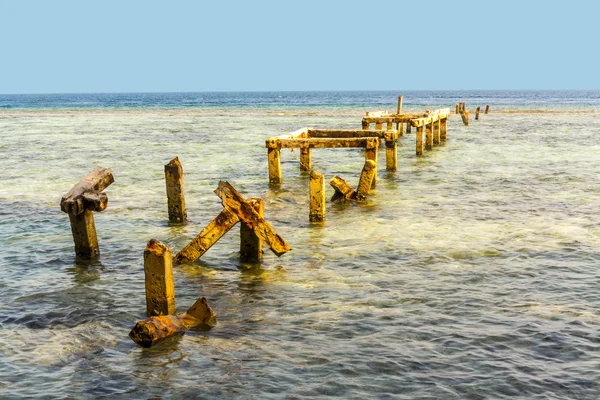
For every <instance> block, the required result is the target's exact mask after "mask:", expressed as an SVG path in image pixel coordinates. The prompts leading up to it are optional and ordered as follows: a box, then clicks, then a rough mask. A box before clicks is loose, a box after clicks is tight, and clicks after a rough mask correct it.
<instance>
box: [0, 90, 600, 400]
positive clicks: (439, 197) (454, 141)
mask: <svg viewBox="0 0 600 400" xmlns="http://www.w3.org/2000/svg"><path fill="white" fill-rule="evenodd" d="M398 94H399V93H397V92H297V93H296V92H281V93H277V92H275V93H273V92H271V93H268V92H265V93H177V94H168V93H167V94H98V95H94V94H82V95H0V155H1V156H0V169H1V170H2V184H1V185H0V299H1V300H2V301H0V398H22V397H61V398H97V397H108V396H111V397H113V396H116V397H121V398H134V397H135V398H151V397H169V398H206V399H212V398H240V399H248V398H253V399H269V398H271V399H281V398H289V399H304V398H314V399H321V398H323V399H324V398H328V397H332V396H333V397H339V398H345V399H354V398H356V399H364V398H381V399H387V398H390V399H391V398H407V399H413V398H423V399H440V398H444V399H446V398H447V399H464V398H470V399H484V398H494V399H498V398H514V397H521V398H539V399H546V398H556V399H565V398H574V399H596V398H598V397H599V396H600V384H599V382H600V352H599V351H600V311H599V309H600V180H599V179H598V173H599V171H600V124H599V123H598V118H599V117H600V92H598V91H539V92H527V91H444V92H441V91H440V92H434V91H414V92H409V91H406V92H403V93H402V94H403V95H404V109H405V110H409V111H410V110H414V111H421V110H424V109H434V108H439V107H451V108H452V107H453V106H454V104H455V103H457V102H458V101H466V102H467V107H468V109H469V110H471V118H470V119H471V121H470V125H469V126H464V125H463V124H462V122H461V120H460V117H457V116H455V115H452V117H451V118H450V120H449V123H448V141H447V142H446V143H445V144H444V145H442V146H439V147H436V148H435V149H434V150H433V151H430V152H426V154H425V155H424V156H423V157H417V156H416V155H415V135H414V130H413V133H411V134H407V135H405V136H404V137H403V138H400V139H399V155H398V171H397V172H393V173H390V172H386V171H385V170H384V168H380V171H379V175H378V176H379V178H378V185H377V188H376V190H375V191H374V192H372V195H371V196H370V197H369V198H368V200H366V201H365V202H362V203H351V204H342V205H340V204H332V203H328V204H327V216H326V222H325V223H324V224H311V223H310V222H309V221H308V180H309V175H308V173H305V172H301V171H299V168H298V159H299V152H298V151H295V152H293V151H289V150H282V161H283V163H282V167H283V180H284V182H283V184H282V185H281V186H280V187H269V185H268V173H267V157H266V155H267V153H266V149H265V139H266V138H268V137H270V136H276V135H281V134H285V133H288V132H292V131H295V130H297V129H299V128H302V127H305V126H306V127H315V128H354V129H360V122H361V118H362V116H363V115H364V113H365V111H374V110H380V109H386V110H389V111H393V110H395V100H396V96H397V95H398ZM485 104H490V106H491V112H490V114H488V115H483V114H482V115H481V117H480V120H478V121H476V120H475V119H474V113H473V109H474V107H475V106H477V105H481V106H485ZM175 156H178V157H179V159H180V160H181V162H182V164H183V168H184V171H185V196H186V203H187V208H188V216H189V221H188V223H187V224H185V225H180V226H172V225H169V223H168V220H167V208H166V194H165V184H164V170H163V168H164V165H165V164H166V163H167V162H168V161H169V160H171V159H172V158H173V157H175ZM379 157H380V160H381V163H382V165H385V164H384V161H383V160H384V159H385V151H384V150H383V148H382V149H381V152H380V154H379ZM363 163H364V153H363V152H362V151H361V150H358V149H317V150H313V167H314V169H315V170H317V171H319V172H321V173H323V174H325V177H326V179H327V180H329V179H330V178H331V177H333V176H334V175H339V176H341V177H343V178H344V179H346V180H347V181H348V182H349V183H350V184H351V185H353V186H355V185H356V184H357V182H358V178H359V174H360V171H361V168H362V165H363ZM98 165H100V166H104V167H108V168H112V170H113V174H114V177H115V182H114V183H113V184H112V185H111V186H109V187H108V188H107V189H106V191H105V192H106V193H107V194H108V198H109V205H108V208H107V209H106V210H105V211H103V212H101V213H95V220H96V228H97V231H98V240H99V243H100V251H101V256H100V258H99V259H98V260H95V261H90V262H85V261H81V260H76V259H75V257H74V252H73V244H72V238H71V232H70V227H69V221H68V217H67V215H66V214H64V213H62V212H61V210H60V206H59V202H60V198H61V196H62V195H63V194H65V193H66V192H68V191H69V189H70V188H71V187H72V185H73V184H75V183H76V182H77V181H79V180H80V179H81V178H82V177H83V176H84V175H86V174H87V173H88V172H89V171H90V170H91V169H93V168H94V167H95V166H98ZM219 180H227V181H229V182H230V183H231V184H232V185H233V186H234V187H236V188H237V189H238V191H240V192H241V193H242V195H244V196H246V197H262V198H263V199H264V200H265V218H266V219H267V221H269V222H271V224H272V225H273V227H274V228H275V229H276V231H277V232H278V233H279V234H280V235H281V236H282V237H283V238H284V239H285V240H286V241H287V242H288V243H289V244H290V245H291V247H292V248H293V250H292V251H291V252H289V253H287V254H285V255H283V256H282V257H280V258H278V257H276V256H275V255H274V254H272V253H271V252H270V251H269V250H268V249H266V248H265V256H264V262H263V263H262V264H261V265H244V264H241V263H240V262H239V259H238V253H237V252H238V250H239V228H238V227H237V226H236V227H234V228H233V229H232V230H231V231H230V232H229V233H228V234H227V235H226V236H224V237H223V238H222V239H221V240H220V241H219V242H218V243H217V244H215V245H214V246H213V247H212V248H211V249H210V250H209V251H208V252H207V253H206V254H205V255H204V256H203V257H202V258H201V259H200V260H198V261H196V262H194V263H189V264H185V265H179V266H174V274H175V293H176V299H177V310H178V312H183V311H185V310H186V309H187V308H188V307H189V306H190V305H191V304H192V303H193V302H194V301H195V300H196V299H197V298H198V297H199V296H205V297H206V298H207V299H208V301H209V303H210V305H211V306H212V308H213V310H214V311H215V312H216V313H217V321H216V324H215V326H214V327H212V329H210V330H208V329H196V330H191V331H188V332H187V333H186V334H185V335H184V336H182V337H179V338H177V339H174V340H170V341H168V342H165V343H163V344H161V345H159V346H156V347H155V348H152V349H142V348H140V347H139V346H137V345H136V344H135V343H133V342H132V341H131V340H130V339H129V338H128V336H127V335H128V333H129V330H130V329H131V328H132V326H133V325H134V324H135V322H136V321H138V320H141V319H144V318H145V310H146V307H145V293H144V272H143V250H144V248H145V245H146V242H147V241H148V240H149V239H151V238H156V239H159V240H161V241H162V242H164V243H166V244H168V245H169V246H170V247H171V248H172V249H173V251H174V252H177V251H178V250H179V249H181V248H182V247H183V246H185V245H186V244H187V243H188V242H189V241H190V240H191V239H192V238H193V237H194V236H195V235H196V234H198V233H199V232H200V231H201V230H202V228H204V226H206V225H207V224H208V223H209V222H210V221H211V220H212V219H213V218H214V217H215V216H216V215H217V214H218V213H219V212H220V211H221V209H222V206H221V204H220V200H219V199H218V197H217V196H216V195H215V194H214V193H213V191H214V189H215V188H216V186H217V184H218V182H219ZM327 190H328V193H327V194H328V197H330V196H331V195H332V194H333V189H332V188H330V187H328V188H327Z"/></svg>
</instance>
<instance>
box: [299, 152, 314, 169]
mask: <svg viewBox="0 0 600 400" xmlns="http://www.w3.org/2000/svg"><path fill="white" fill-rule="evenodd" d="M311 151H312V149H310V148H308V147H302V148H300V170H301V171H310V170H311V169H312V154H311Z"/></svg>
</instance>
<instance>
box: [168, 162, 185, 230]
mask: <svg viewBox="0 0 600 400" xmlns="http://www.w3.org/2000/svg"><path fill="white" fill-rule="evenodd" d="M165 183H166V186H167V209H168V213H169V221H170V222H175V223H181V222H185V220H186V219H187V211H186V209H185V198H184V195H183V167H182V166H181V162H179V158H178V157H175V158H174V159H172V160H171V161H170V162H169V163H168V164H167V165H165Z"/></svg>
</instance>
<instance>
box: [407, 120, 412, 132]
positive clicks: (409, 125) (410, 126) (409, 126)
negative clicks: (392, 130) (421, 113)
mask: <svg viewBox="0 0 600 400" xmlns="http://www.w3.org/2000/svg"><path fill="white" fill-rule="evenodd" d="M411 128H412V125H411V124H410V121H408V123H407V124H406V133H410V132H411Z"/></svg>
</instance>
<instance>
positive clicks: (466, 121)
mask: <svg viewBox="0 0 600 400" xmlns="http://www.w3.org/2000/svg"><path fill="white" fill-rule="evenodd" d="M460 117H461V118H462V121H463V124H465V125H469V111H468V110H465V111H463V112H461V113H460Z"/></svg>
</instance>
